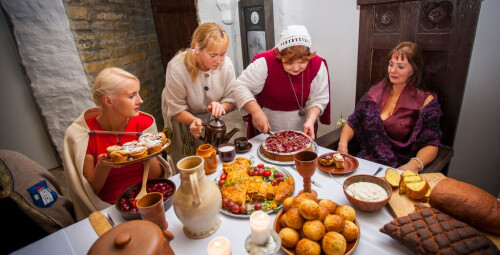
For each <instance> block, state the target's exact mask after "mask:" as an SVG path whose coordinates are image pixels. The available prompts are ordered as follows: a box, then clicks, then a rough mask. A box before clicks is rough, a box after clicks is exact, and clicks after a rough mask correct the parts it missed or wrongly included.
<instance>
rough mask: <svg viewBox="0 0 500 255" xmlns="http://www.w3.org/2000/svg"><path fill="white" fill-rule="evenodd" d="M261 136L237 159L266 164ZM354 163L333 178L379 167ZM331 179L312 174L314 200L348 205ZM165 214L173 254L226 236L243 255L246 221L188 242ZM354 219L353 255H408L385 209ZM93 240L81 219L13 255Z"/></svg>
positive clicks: (70, 249) (81, 246)
mask: <svg viewBox="0 0 500 255" xmlns="http://www.w3.org/2000/svg"><path fill="white" fill-rule="evenodd" d="M265 137H266V136H265V135H259V136H257V137H255V138H253V139H251V140H250V142H251V143H252V144H253V147H252V149H251V150H250V151H249V152H247V153H244V154H238V155H237V156H243V157H251V156H252V155H253V159H254V161H255V163H256V164H258V163H266V162H265V161H263V160H262V159H261V158H259V157H258V156H257V148H258V147H259V145H260V144H261V143H262V141H263V140H264V139H265ZM329 151H330V150H329V149H326V148H322V147H319V148H318V155H321V154H323V153H326V152H329ZM358 161H359V167H358V169H357V170H356V171H354V172H353V173H351V174H349V175H341V176H335V177H334V178H336V179H337V180H338V181H340V182H341V183H342V182H343V181H344V180H345V179H346V178H347V177H348V176H350V175H353V174H373V173H375V171H376V170H377V169H378V168H379V167H380V166H381V165H380V164H377V163H373V162H370V161H366V160H362V159H358ZM266 164H267V163H266ZM284 168H285V169H286V170H288V171H289V172H290V173H291V174H292V175H293V177H294V179H295V181H296V188H295V193H297V192H298V191H299V190H301V189H302V186H303V182H302V177H301V176H300V175H299V174H298V173H297V171H296V170H295V169H293V168H292V167H290V166H286V167H284ZM221 173H222V163H221V162H220V159H219V166H218V168H217V171H216V172H215V173H214V174H211V175H208V178H209V179H211V180H214V179H215V178H216V177H217V176H219V175H220V174H221ZM383 175H384V171H381V172H380V173H379V174H378V176H383ZM331 178H332V177H330V175H328V174H327V173H325V172H323V171H321V170H319V169H318V170H317V171H316V173H315V174H314V176H313V177H312V179H313V181H315V182H316V183H318V184H319V185H320V186H321V187H318V186H315V185H312V188H313V189H314V190H316V191H317V192H318V197H319V198H328V199H331V200H333V201H335V202H336V203H338V204H349V205H350V203H349V201H348V200H347V198H346V197H345V195H344V193H343V191H342V186H341V185H340V184H338V183H336V182H334V181H333V180H332V179H331ZM170 179H171V180H172V181H173V182H175V184H176V185H177V187H179V186H180V178H179V175H176V176H173V177H171V178H170ZM103 212H107V213H108V214H109V215H110V216H111V217H112V219H113V220H114V222H115V223H116V224H120V223H122V222H124V221H125V220H124V219H123V218H122V217H121V215H120V213H119V212H118V211H116V209H115V208H114V206H110V207H108V208H106V209H105V210H103ZM165 215H166V218H167V221H168V224H169V227H168V230H170V231H171V232H172V233H173V234H174V236H175V239H174V240H173V241H172V242H171V243H170V245H171V246H172V249H173V250H174V252H175V253H176V254H182V255H184V254H186V255H193V254H206V247H207V245H208V242H209V241H210V240H212V239H213V238H214V237H216V236H226V237H227V238H228V239H229V240H230V242H231V247H232V254H233V255H240V254H241V255H244V254H247V252H246V250H245V248H244V243H245V239H246V237H247V236H248V235H249V234H250V222H249V219H242V218H235V217H231V216H226V215H223V214H221V215H220V217H221V226H220V228H219V229H218V230H217V232H215V234H213V235H212V236H210V237H207V238H205V239H198V240H195V239H189V238H187V237H186V236H185V235H184V233H183V231H182V224H181V222H180V221H179V220H178V219H177V217H176V216H175V213H174V210H173V208H170V209H169V210H168V211H167V212H166V214H165ZM275 217H276V214H271V220H272V222H274V219H275ZM356 219H357V220H358V224H359V226H360V231H361V239H360V242H359V245H358V247H357V248H356V250H355V252H354V254H410V253H412V252H411V251H410V250H409V249H408V248H406V247H404V246H403V245H401V244H399V243H398V242H397V241H395V240H394V239H392V238H390V237H389V236H387V235H385V234H383V233H381V232H379V228H380V227H382V226H383V225H384V224H386V223H387V222H389V221H391V220H392V219H393V217H392V216H391V214H390V212H389V209H388V208H383V209H382V210H379V211H377V212H372V213H366V212H362V211H359V210H356ZM97 238H98V236H97V234H96V233H95V231H94V229H93V228H92V226H91V225H90V222H89V220H88V219H84V220H82V221H79V222H77V223H75V224H73V225H71V226H68V227H67V228H64V229H62V230H59V231H57V232H55V233H53V234H51V235H49V236H47V237H45V238H43V239H41V240H39V241H37V242H34V243H32V244H30V245H28V246H26V247H24V248H22V249H20V250H17V251H15V252H14V253H13V254H37V255H42V254H47V255H56V254H87V252H88V250H89V249H90V247H91V246H92V244H93V243H94V242H95V241H96V240H97ZM279 254H285V253H284V252H283V251H280V253H279Z"/></svg>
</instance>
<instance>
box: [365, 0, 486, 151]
mask: <svg viewBox="0 0 500 255" xmlns="http://www.w3.org/2000/svg"><path fill="white" fill-rule="evenodd" d="M480 2H481V1H480V0H445V1H435V0H421V1H416V0H358V5H360V24H359V26H360V28H359V45H358V47H359V48H358V69H357V82H356V102H358V101H359V99H360V98H361V97H362V96H363V95H364V94H365V93H366V91H368V89H369V87H370V86H371V85H373V84H375V83H377V82H378V81H380V80H381V79H382V78H383V77H384V76H385V73H386V72H387V54H388V53H389V51H390V50H391V49H392V48H393V47H394V46H396V45H397V44H398V43H399V42H401V41H413V42H416V43H418V44H419V45H420V46H421V47H422V50H423V51H424V64H425V69H424V86H425V88H426V89H427V90H430V91H432V92H435V93H436V94H437V96H438V99H439V102H440V104H441V110H442V111H443V116H442V118H441V130H442V131H443V138H442V141H441V142H442V143H443V144H445V145H448V146H450V147H453V142H454V138H455V132H456V127H457V124H458V117H459V115H460V108H461V105H462V98H463V93H464V88H465V82H466V79H467V71H468V69H469V62H470V56H471V52H472V45H473V42H474V36H475V32H476V26H477V20H478V17H479V9H480V4H481V3H480Z"/></svg>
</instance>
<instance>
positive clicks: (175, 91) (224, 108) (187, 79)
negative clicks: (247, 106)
mask: <svg viewBox="0 0 500 255" xmlns="http://www.w3.org/2000/svg"><path fill="white" fill-rule="evenodd" d="M228 47H229V37H228V35H227V33H226V31H225V30H224V28H222V27H221V26H219V25H217V24H215V23H204V24H201V25H200V26H198V28H196V30H195V31H194V33H193V37H192V40H191V48H189V49H186V50H184V51H181V52H179V53H178V54H177V55H176V56H175V57H174V58H173V59H172V60H171V61H170V62H169V63H168V66H167V71H166V77H165V88H164V89H163V93H162V112H163V120H164V121H165V125H166V126H167V127H169V128H171V129H172V131H173V138H172V154H171V156H172V159H173V160H174V162H177V161H178V160H179V159H181V158H182V157H184V156H186V155H192V154H194V152H195V149H196V148H197V146H198V145H200V144H201V143H202V141H201V140H199V139H197V138H199V137H200V135H201V132H202V131H203V126H202V123H204V122H207V121H209V119H210V116H211V115H213V116H216V117H219V116H222V115H224V114H226V113H229V112H230V111H232V110H233V109H234V99H233V96H232V84H233V82H234V80H235V74H234V67H233V63H232V62H231V59H229V57H227V56H226V52H227V49H228Z"/></svg>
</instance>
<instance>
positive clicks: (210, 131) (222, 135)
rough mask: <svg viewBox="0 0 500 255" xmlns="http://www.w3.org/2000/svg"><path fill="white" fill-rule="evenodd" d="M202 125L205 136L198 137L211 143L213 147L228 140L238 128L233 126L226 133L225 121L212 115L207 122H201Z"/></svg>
mask: <svg viewBox="0 0 500 255" xmlns="http://www.w3.org/2000/svg"><path fill="white" fill-rule="evenodd" d="M203 126H204V127H205V137H203V136H200V139H201V140H203V141H204V142H205V143H208V144H211V145H212V146H213V147H214V148H217V147H219V145H220V144H223V143H227V142H229V139H231V137H232V136H233V135H234V134H236V132H238V131H239V130H240V129H239V128H233V129H232V130H231V131H230V132H229V133H226V123H224V121H223V120H221V118H220V117H214V119H213V120H212V121H210V122H209V123H208V124H207V123H203Z"/></svg>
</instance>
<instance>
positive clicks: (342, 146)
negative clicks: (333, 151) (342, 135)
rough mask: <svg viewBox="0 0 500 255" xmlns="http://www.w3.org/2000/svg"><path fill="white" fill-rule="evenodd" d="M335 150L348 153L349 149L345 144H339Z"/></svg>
mask: <svg viewBox="0 0 500 255" xmlns="http://www.w3.org/2000/svg"><path fill="white" fill-rule="evenodd" d="M337 152H340V153H342V154H349V150H348V149H347V145H340V143H339V146H338V147H337Z"/></svg>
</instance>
